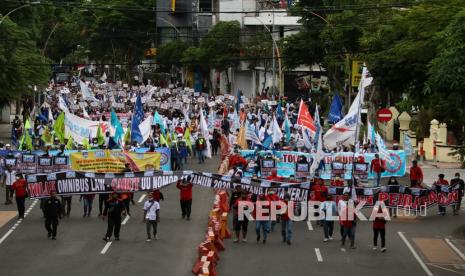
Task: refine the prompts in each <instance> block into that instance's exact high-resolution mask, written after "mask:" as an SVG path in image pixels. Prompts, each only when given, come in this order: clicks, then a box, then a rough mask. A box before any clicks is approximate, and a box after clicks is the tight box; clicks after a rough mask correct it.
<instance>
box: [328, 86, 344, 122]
mask: <svg viewBox="0 0 465 276" xmlns="http://www.w3.org/2000/svg"><path fill="white" fill-rule="evenodd" d="M343 117H344V114H342V101H341V97H339V93H338V92H337V91H336V92H335V93H334V97H333V102H332V103H331V107H330V108H329V115H328V121H329V122H330V123H331V124H335V123H337V122H339V121H340V120H342V118H343Z"/></svg>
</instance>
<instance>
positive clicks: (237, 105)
mask: <svg viewBox="0 0 465 276" xmlns="http://www.w3.org/2000/svg"><path fill="white" fill-rule="evenodd" d="M241 94H242V91H241V90H237V94H236V111H237V113H238V114H239V110H240V109H241V103H242V98H241Z"/></svg>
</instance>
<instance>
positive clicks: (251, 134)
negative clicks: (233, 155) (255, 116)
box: [245, 121, 262, 145]
mask: <svg viewBox="0 0 465 276" xmlns="http://www.w3.org/2000/svg"><path fill="white" fill-rule="evenodd" d="M245 126H246V133H245V138H246V139H247V140H250V141H252V143H253V144H255V145H262V142H261V141H260V138H258V135H257V133H256V132H255V130H254V129H252V127H251V125H250V123H249V122H248V121H246V122H245Z"/></svg>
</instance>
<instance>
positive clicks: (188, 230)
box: [0, 159, 465, 276]
mask: <svg viewBox="0 0 465 276" xmlns="http://www.w3.org/2000/svg"><path fill="white" fill-rule="evenodd" d="M195 163H196V162H195V160H189V166H188V168H189V169H192V170H199V171H210V172H215V171H216V169H217V166H218V164H219V161H218V160H217V159H212V160H208V161H207V163H206V164H204V165H201V166H199V165H197V164H195ZM163 193H164V195H165V201H162V202H161V213H160V214H161V223H160V224H159V228H158V233H159V237H160V239H159V240H157V241H152V242H150V243H148V242H146V241H145V238H146V234H145V224H143V223H142V210H141V208H142V203H143V201H142V202H141V203H137V201H138V200H139V199H140V197H141V196H142V194H143V193H138V194H136V195H135V197H134V198H135V200H136V205H134V206H131V213H132V215H133V216H132V217H130V218H129V219H128V220H127V221H126V224H124V225H123V226H122V230H121V241H119V242H112V243H111V244H106V243H105V242H103V241H102V240H101V239H102V237H103V235H104V233H105V230H106V221H102V220H101V219H99V218H97V216H96V214H97V211H98V210H97V209H98V206H97V204H98V202H97V200H96V201H95V202H94V210H93V211H92V212H93V216H92V217H91V218H82V213H83V210H82V203H80V202H78V197H74V198H73V209H72V211H71V217H70V218H65V219H62V220H61V221H60V225H59V231H58V236H57V240H56V241H52V240H48V239H47V238H46V234H47V233H46V231H45V229H44V226H43V222H44V221H43V218H42V214H41V211H40V209H39V206H38V204H36V205H33V207H32V208H30V209H29V212H28V215H27V216H26V219H25V220H24V221H21V222H19V221H17V219H16V212H15V210H16V209H15V208H16V206H15V205H8V206H5V205H3V204H1V205H0V226H1V227H0V260H2V267H1V269H0V275H35V276H42V275H47V276H48V275H52V276H53V275H60V276H62V275H66V276H72V275H150V274H153V275H192V273H191V272H190V271H191V268H192V265H193V264H194V262H195V259H196V256H197V246H198V244H199V243H200V242H201V241H202V240H203V236H204V232H205V227H206V224H207V216H208V212H209V210H210V208H211V206H212V202H213V193H212V191H211V190H209V189H206V188H201V187H194V200H193V205H192V217H191V220H190V221H186V220H183V219H182V218H181V214H180V207H179V201H178V199H179V192H178V190H177V189H176V188H175V187H174V186H171V187H167V188H165V189H163ZM3 200H4V192H3V189H2V191H1V193H0V202H3ZM33 202H34V201H32V200H29V201H28V206H31V204H33ZM428 211H429V212H428V216H426V217H421V218H410V217H406V216H403V217H401V218H397V219H394V220H393V221H392V222H389V223H388V224H387V249H388V250H387V252H385V253H381V252H380V251H379V250H378V251H373V250H372V235H373V234H372V228H371V223H369V222H360V223H359V224H358V225H357V232H356V246H357V248H356V249H350V248H349V247H348V246H347V247H346V249H345V250H341V246H340V241H339V234H338V233H339V227H338V226H336V229H335V234H334V238H335V239H334V240H333V241H331V242H328V243H324V242H323V229H322V227H319V226H317V225H316V223H315V222H313V223H311V224H310V225H309V224H307V223H306V222H297V223H295V224H294V233H293V243H292V245H290V246H289V245H287V244H284V243H282V242H281V235H280V226H281V225H280V224H277V225H276V229H275V232H273V233H271V234H270V237H269V238H268V242H267V244H261V243H260V244H257V243H256V242H255V238H256V235H255V231H254V226H255V225H254V224H253V223H249V236H248V242H247V243H240V244H234V243H233V242H232V240H227V241H226V251H224V252H221V253H220V257H221V259H220V262H219V265H218V267H217V271H218V275H260V276H262V275H263V276H266V275H396V276H398V275H409V276H413V275H465V256H464V255H463V254H464V253H462V252H465V246H464V244H463V240H464V234H463V233H464V229H463V226H464V225H465V221H464V218H463V217H464V216H465V210H463V211H462V214H461V215H460V216H456V217H453V216H451V212H450V210H448V211H449V213H448V215H447V216H445V217H439V216H437V212H436V208H432V209H429V210H428ZM230 225H231V224H230ZM104 249H106V250H104ZM455 250H457V251H455ZM429 273H431V274H429Z"/></svg>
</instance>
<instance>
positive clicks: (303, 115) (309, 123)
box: [297, 100, 316, 133]
mask: <svg viewBox="0 0 465 276" xmlns="http://www.w3.org/2000/svg"><path fill="white" fill-rule="evenodd" d="M297 125H299V126H303V127H306V128H308V129H309V130H310V131H311V132H312V133H315V131H316V128H315V122H314V121H313V118H312V115H310V112H309V111H308V107H307V105H306V104H305V103H304V101H303V100H300V106H299V114H298V115H297Z"/></svg>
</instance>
